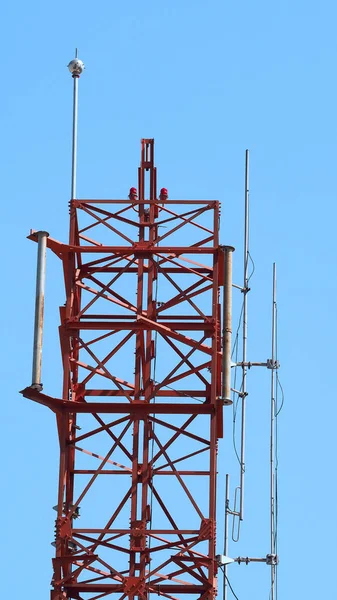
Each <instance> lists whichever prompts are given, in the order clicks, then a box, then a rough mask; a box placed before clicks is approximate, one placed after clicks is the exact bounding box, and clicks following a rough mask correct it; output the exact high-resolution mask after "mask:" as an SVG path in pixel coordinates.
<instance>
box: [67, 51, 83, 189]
mask: <svg viewBox="0 0 337 600" xmlns="http://www.w3.org/2000/svg"><path fill="white" fill-rule="evenodd" d="M68 69H69V71H70V73H71V74H72V78H73V80H74V91H73V139H72V161H71V199H72V200H73V199H74V198H76V176H77V122H78V80H79V78H80V75H81V73H82V72H83V69H84V63H83V62H82V61H81V60H80V59H79V58H78V52H77V48H76V52H75V58H74V59H73V60H71V61H70V63H69V65H68Z"/></svg>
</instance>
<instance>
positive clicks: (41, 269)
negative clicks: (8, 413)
mask: <svg viewBox="0 0 337 600" xmlns="http://www.w3.org/2000/svg"><path fill="white" fill-rule="evenodd" d="M48 236H49V233H48V232H47V231H38V232H37V238H38V247H37V266H36V293H35V323H34V345H33V369H32V387H34V388H35V389H37V390H39V391H41V390H42V383H41V367H42V336H43V315H44V292H45V279H46V254H47V252H46V250H47V237H48Z"/></svg>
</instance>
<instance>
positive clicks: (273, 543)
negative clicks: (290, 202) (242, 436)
mask: <svg viewBox="0 0 337 600" xmlns="http://www.w3.org/2000/svg"><path fill="white" fill-rule="evenodd" d="M276 310H277V305H276V264H275V263H274V264H273V304H272V328H271V378H270V387H271V389H270V552H271V555H272V557H273V556H274V555H275V551H276V541H275V465H274V439H275V401H276V389H275V385H276V381H275V369H277V363H276V360H277V357H276ZM275 576H276V563H275V561H272V563H271V592H270V600H274V597H275Z"/></svg>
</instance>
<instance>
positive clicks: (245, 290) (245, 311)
mask: <svg viewBox="0 0 337 600" xmlns="http://www.w3.org/2000/svg"><path fill="white" fill-rule="evenodd" d="M248 260H249V150H246V164H245V234H244V257H243V290H242V291H243V325H242V386H241V399H242V404H241V458H240V468H241V473H240V515H239V516H240V521H243V503H244V486H245V468H246V467H245V437H246V396H247V386H246V377H247V329H248V325H247V319H248V298H247V294H248V291H249V288H248V281H249V279H248Z"/></svg>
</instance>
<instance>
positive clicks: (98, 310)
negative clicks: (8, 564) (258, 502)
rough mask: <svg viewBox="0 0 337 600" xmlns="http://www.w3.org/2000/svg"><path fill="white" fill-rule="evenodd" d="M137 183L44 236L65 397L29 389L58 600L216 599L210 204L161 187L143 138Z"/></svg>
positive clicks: (219, 262) (215, 326) (219, 259)
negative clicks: (41, 448) (50, 473)
mask: <svg viewBox="0 0 337 600" xmlns="http://www.w3.org/2000/svg"><path fill="white" fill-rule="evenodd" d="M138 180H139V181H138V194H139V196H137V191H136V190H135V189H134V188H132V189H131V190H130V196H129V199H128V200H72V201H71V203H70V239H69V244H63V243H60V242H58V241H56V240H54V239H52V238H50V237H49V238H48V241H47V245H48V247H49V248H50V249H51V250H52V251H53V252H54V253H55V254H56V255H57V256H58V257H59V258H60V259H61V261H62V265H63V269H64V279H65V289H66V304H65V306H62V307H61V308H60V314H61V325H60V340H61V350H62V361H63V369H64V379H63V394H62V399H59V398H53V397H50V396H47V395H46V394H44V393H42V392H41V391H38V390H36V389H34V388H33V387H32V386H31V387H28V388H26V389H25V390H23V394H24V396H26V397H28V398H30V399H32V400H34V401H36V402H39V403H41V404H44V405H46V406H48V407H49V408H50V409H51V410H52V411H54V412H55V414H56V419H57V426H58V435H59V442H60V472H59V490H58V504H57V520H56V537H55V545H56V556H55V558H54V559H53V570H54V574H53V580H52V588H53V589H52V591H51V599H52V600H61V599H65V598H77V599H83V600H84V599H86V598H90V599H91V600H94V599H97V598H103V597H105V596H113V595H114V596H115V597H116V598H118V599H119V600H123V599H124V598H126V597H127V598H135V597H137V598H139V599H142V600H143V599H144V600H145V599H147V598H149V597H150V596H151V594H155V595H159V596H163V597H165V598H172V599H173V598H174V599H176V598H183V597H185V596H183V595H184V594H188V595H189V597H191V598H198V599H199V598H200V599H201V598H202V599H205V600H206V599H208V600H211V599H212V598H214V597H215V595H216V588H217V578H216V575H217V568H218V567H217V563H216V559H215V554H216V552H215V545H216V478H217V467H216V461H217V440H218V438H219V437H221V436H222V412H223V405H224V404H225V403H226V402H225V401H224V399H223V397H222V396H223V394H221V385H222V381H221V377H222V352H221V329H220V304H219V287H220V286H221V285H223V283H224V281H223V268H224V256H225V250H224V248H223V247H221V246H219V239H218V237H219V230H218V228H219V202H217V201H210V200H202V201H201V200H170V199H168V196H167V191H166V190H165V189H163V190H162V192H161V194H160V196H159V199H157V191H156V168H155V167H154V141H153V140H152V139H144V140H142V145H141V165H140V168H139V171H138ZM145 186H146V188H147V191H145ZM146 196H147V199H146ZM29 237H30V239H33V240H35V241H36V240H37V234H36V233H32V234H31V235H30V236H29ZM93 238H94V239H93ZM177 241H178V242H179V241H180V243H179V244H177ZM181 241H183V242H185V244H183V245H181ZM224 329H225V328H224ZM79 516H80V517H81V518H80V520H78V517H79ZM79 523H80V525H79Z"/></svg>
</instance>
